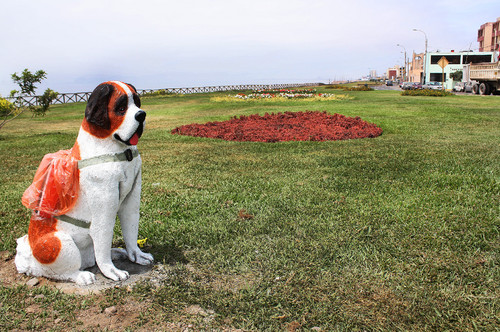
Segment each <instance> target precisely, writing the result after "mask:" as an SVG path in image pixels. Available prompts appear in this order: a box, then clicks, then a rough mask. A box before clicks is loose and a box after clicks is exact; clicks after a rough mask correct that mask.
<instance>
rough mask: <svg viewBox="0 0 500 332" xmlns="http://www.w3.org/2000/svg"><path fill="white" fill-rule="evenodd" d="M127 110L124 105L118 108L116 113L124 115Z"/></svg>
mask: <svg viewBox="0 0 500 332" xmlns="http://www.w3.org/2000/svg"><path fill="white" fill-rule="evenodd" d="M126 111H127V108H126V107H124V106H122V107H118V110H116V113H118V114H120V115H124V114H125V113H126Z"/></svg>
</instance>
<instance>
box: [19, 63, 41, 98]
mask: <svg viewBox="0 0 500 332" xmlns="http://www.w3.org/2000/svg"><path fill="white" fill-rule="evenodd" d="M46 78H47V73H46V72H45V71H43V70H39V71H37V72H36V73H34V74H32V73H31V72H30V71H29V70H28V68H25V69H24V70H23V72H22V73H21V76H19V75H17V73H14V74H12V80H13V81H14V83H16V84H17V85H19V88H21V91H20V92H21V94H23V95H29V96H32V95H34V94H35V90H36V87H35V84H37V83H41V82H42V81H43V80H44V79H46ZM18 92H19V91H16V90H13V91H11V93H10V95H11V96H13V95H14V94H17V93H18Z"/></svg>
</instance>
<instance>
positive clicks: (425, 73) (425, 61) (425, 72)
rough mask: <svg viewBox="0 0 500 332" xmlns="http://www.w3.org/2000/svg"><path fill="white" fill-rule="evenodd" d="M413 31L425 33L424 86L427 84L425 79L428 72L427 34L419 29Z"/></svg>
mask: <svg viewBox="0 0 500 332" xmlns="http://www.w3.org/2000/svg"><path fill="white" fill-rule="evenodd" d="M413 31H419V32H421V33H423V34H424V36H425V55H424V77H423V79H422V84H424V83H426V80H425V78H426V75H427V71H426V69H427V68H426V67H427V65H426V63H427V35H426V34H425V32H423V31H422V30H419V29H413Z"/></svg>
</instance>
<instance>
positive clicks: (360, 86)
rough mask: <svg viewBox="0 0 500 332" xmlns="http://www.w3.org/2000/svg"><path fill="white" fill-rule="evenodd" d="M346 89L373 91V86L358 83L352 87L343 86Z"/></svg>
mask: <svg viewBox="0 0 500 332" xmlns="http://www.w3.org/2000/svg"><path fill="white" fill-rule="evenodd" d="M343 89H344V91H373V88H370V87H369V86H368V85H366V84H365V85H358V86H352V87H345V88H343Z"/></svg>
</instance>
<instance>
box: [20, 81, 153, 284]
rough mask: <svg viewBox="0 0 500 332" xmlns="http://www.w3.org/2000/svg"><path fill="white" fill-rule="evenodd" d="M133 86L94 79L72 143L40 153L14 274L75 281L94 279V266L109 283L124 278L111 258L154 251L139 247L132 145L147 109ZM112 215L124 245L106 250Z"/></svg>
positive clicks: (140, 260) (144, 257)
mask: <svg viewBox="0 0 500 332" xmlns="http://www.w3.org/2000/svg"><path fill="white" fill-rule="evenodd" d="M140 107H141V104H140V99H139V96H138V94H137V91H136V89H135V88H134V87H133V86H132V85H130V84H125V83H122V82H117V81H111V82H105V83H102V84H100V85H99V86H98V87H97V88H96V89H95V90H94V91H93V92H92V94H91V95H90V97H89V101H88V103H87V107H86V109H85V118H84V120H83V123H82V125H81V127H80V132H79V134H78V138H77V140H76V143H75V145H74V146H73V148H72V149H70V150H64V151H59V152H58V153H55V154H49V155H46V156H45V157H44V160H43V161H42V163H41V165H40V167H39V168H38V171H37V174H36V175H35V180H34V181H33V184H32V185H31V186H30V188H28V189H27V190H26V192H25V193H24V195H23V204H24V205H26V206H28V207H29V208H31V209H32V210H33V214H32V217H31V221H30V225H29V230H28V234H27V235H25V236H23V237H21V238H19V239H18V240H17V254H16V258H15V264H16V267H17V270H18V272H20V273H26V274H28V275H31V276H44V277H47V278H52V279H57V280H70V281H73V282H76V283H78V284H81V285H88V284H91V283H93V282H95V280H96V278H95V275H94V274H93V273H91V272H89V271H85V269H86V268H89V267H91V266H94V265H95V264H96V263H97V266H98V267H99V269H100V270H101V272H102V274H103V275H105V276H106V277H108V278H110V279H113V280H115V281H118V280H125V279H127V278H128V277H129V274H128V272H127V271H123V270H120V269H118V268H116V267H115V265H114V264H113V262H112V259H113V258H116V257H118V256H119V257H124V256H126V257H128V259H129V260H130V261H132V262H135V263H137V264H141V265H147V264H151V263H152V262H153V256H152V255H150V254H148V253H144V252H142V251H141V250H140V249H139V247H138V246H137V235H138V228H139V205H140V195H141V156H140V155H139V152H138V150H137V146H136V145H137V142H138V140H139V138H140V137H141V135H142V132H143V129H144V124H145V119H146V112H144V111H143V110H141V109H140ZM116 216H118V218H119V219H120V224H121V228H122V233H123V239H124V242H125V247H126V249H112V248H111V244H112V241H113V229H114V226H115V221H116Z"/></svg>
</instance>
